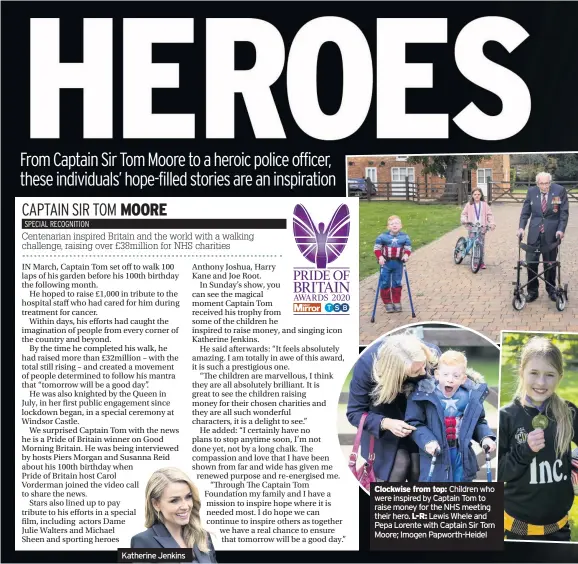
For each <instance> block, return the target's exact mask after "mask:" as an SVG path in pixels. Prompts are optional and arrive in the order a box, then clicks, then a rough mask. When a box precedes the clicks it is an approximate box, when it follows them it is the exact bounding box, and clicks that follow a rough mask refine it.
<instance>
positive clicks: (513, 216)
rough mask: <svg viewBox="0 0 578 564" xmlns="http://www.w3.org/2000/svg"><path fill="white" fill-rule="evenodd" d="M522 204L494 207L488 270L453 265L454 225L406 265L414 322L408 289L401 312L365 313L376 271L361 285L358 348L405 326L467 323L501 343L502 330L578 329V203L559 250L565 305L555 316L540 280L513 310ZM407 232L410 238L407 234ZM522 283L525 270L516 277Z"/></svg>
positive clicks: (459, 232) (380, 306)
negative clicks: (529, 298) (527, 300)
mask: <svg viewBox="0 0 578 564" xmlns="http://www.w3.org/2000/svg"><path fill="white" fill-rule="evenodd" d="M520 210H521V205H520V204H507V203H503V204H502V203H496V204H494V205H493V206H492V211H493V212H494V216H495V219H496V225H497V228H496V230H495V231H493V232H490V233H488V234H487V235H486V252H485V263H486V266H487V269H486V270H480V271H479V272H478V273H477V274H472V272H471V270H470V267H469V260H470V259H469V257H466V258H465V259H464V261H463V262H462V264H460V265H455V264H454V261H453V249H454V246H455V243H456V241H457V239H458V237H460V236H462V235H464V234H465V232H466V231H465V229H464V228H463V227H460V228H458V229H454V230H453V231H450V232H449V233H446V234H445V235H443V236H442V237H441V238H440V239H437V240H436V241H433V242H432V243H430V244H429V245H426V246H424V247H422V248H421V249H418V250H417V251H416V252H415V253H413V254H412V256H411V258H410V260H409V262H408V275H409V281H410V284H411V291H412V298H413V304H414V308H415V312H416V317H415V318H412V317H411V309H410V307H409V300H408V297H407V291H406V287H405V279H404V283H403V284H404V287H403V295H402V305H403V312H402V313H393V314H387V313H385V309H384V306H383V303H381V299H380V300H379V302H378V305H377V313H376V316H375V323H371V322H370V319H371V312H372V310H373V302H374V299H375V289H376V284H377V273H376V274H374V275H372V276H370V277H368V278H366V279H364V280H362V281H361V283H360V304H359V317H360V318H359V332H360V339H359V342H360V344H361V345H367V344H369V343H371V342H372V341H373V340H374V339H376V338H377V337H379V336H380V335H383V334H384V333H387V332H388V331H391V330H392V329H395V328H397V327H399V326H401V325H406V324H408V323H416V322H417V323H419V322H424V321H446V322H451V323H458V324H460V325H465V326H466V327H469V328H471V329H475V330H476V331H479V332H480V333H483V334H484V335H486V336H487V337H489V338H491V339H493V340H495V341H499V338H500V331H501V330H502V329H505V330H516V329H518V330H527V331H562V332H564V331H578V219H576V215H577V214H578V205H576V204H571V205H570V221H569V222H568V228H567V230H566V237H565V238H564V242H563V243H562V245H561V257H560V260H561V262H562V283H563V284H564V283H568V295H569V301H568V303H567V304H566V309H565V310H564V311H563V312H559V311H558V310H557V309H556V304H555V303H554V302H552V301H550V299H549V298H548V296H547V294H546V292H545V290H544V283H543V282H542V281H540V297H539V298H538V300H536V301H535V302H532V303H531V304H526V307H525V308H524V309H523V310H522V311H515V310H514V308H513V307H512V298H513V289H514V287H513V285H512V282H514V281H515V279H516V278H515V275H516V271H515V270H514V266H515V265H516V261H517V260H518V247H517V242H516V235H515V233H516V229H517V227H518V221H519V217H520ZM410 235H411V233H410ZM522 281H523V282H522V283H523V284H525V283H526V281H527V280H526V273H525V272H522Z"/></svg>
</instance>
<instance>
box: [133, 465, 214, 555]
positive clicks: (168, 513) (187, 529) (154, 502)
mask: <svg viewBox="0 0 578 564" xmlns="http://www.w3.org/2000/svg"><path fill="white" fill-rule="evenodd" d="M200 509H201V500H200V497H199V490H198V489H197V487H196V486H195V484H193V482H192V481H191V479H190V478H189V477H188V476H187V475H186V474H185V473H184V472H182V471H181V470H179V469H178V468H161V469H160V470H157V471H156V472H154V473H153V475H152V476H151V477H150V479H149V481H148V484H147V486H146V490H145V527H147V529H146V531H143V532H142V533H139V534H138V535H135V536H134V537H132V539H131V542H130V546H131V548H192V549H193V560H192V561H193V562H199V563H201V562H216V561H217V560H216V557H215V549H214V548H213V543H212V542H211V537H210V535H209V533H207V531H205V529H204V528H203V525H202V523H201V517H200Z"/></svg>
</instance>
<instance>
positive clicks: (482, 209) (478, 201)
mask: <svg viewBox="0 0 578 564" xmlns="http://www.w3.org/2000/svg"><path fill="white" fill-rule="evenodd" d="M460 219H461V223H462V225H464V226H465V227H467V229H468V233H469V237H470V238H472V237H474V236H475V231H474V228H475V227H477V224H479V227H480V228H479V237H480V240H481V242H482V245H484V247H485V237H486V231H487V230H488V229H491V230H494V229H495V228H496V224H495V223H494V214H493V213H492V209H491V208H490V206H489V205H488V204H487V202H486V201H485V200H484V194H483V193H482V191H481V190H480V188H474V189H473V191H472V198H471V199H470V201H469V202H468V203H467V204H466V206H465V207H464V209H463V211H462V216H461V218H460ZM480 268H486V265H485V264H484V263H483V262H482V264H481V266H480Z"/></svg>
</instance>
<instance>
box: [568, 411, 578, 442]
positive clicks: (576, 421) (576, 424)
mask: <svg viewBox="0 0 578 564" xmlns="http://www.w3.org/2000/svg"><path fill="white" fill-rule="evenodd" d="M568 405H569V406H570V409H572V411H573V413H572V428H573V429H574V436H573V438H572V441H573V442H574V444H575V445H576V446H578V408H577V407H576V406H575V405H574V404H573V403H571V402H568Z"/></svg>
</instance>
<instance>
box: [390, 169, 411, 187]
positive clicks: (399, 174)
mask: <svg viewBox="0 0 578 564" xmlns="http://www.w3.org/2000/svg"><path fill="white" fill-rule="evenodd" d="M406 177H408V179H409V182H415V168H413V167H392V169H391V181H392V182H394V183H396V184H398V183H400V184H405V178H406Z"/></svg>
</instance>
